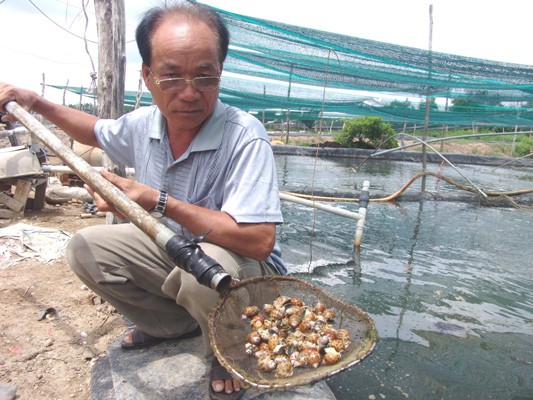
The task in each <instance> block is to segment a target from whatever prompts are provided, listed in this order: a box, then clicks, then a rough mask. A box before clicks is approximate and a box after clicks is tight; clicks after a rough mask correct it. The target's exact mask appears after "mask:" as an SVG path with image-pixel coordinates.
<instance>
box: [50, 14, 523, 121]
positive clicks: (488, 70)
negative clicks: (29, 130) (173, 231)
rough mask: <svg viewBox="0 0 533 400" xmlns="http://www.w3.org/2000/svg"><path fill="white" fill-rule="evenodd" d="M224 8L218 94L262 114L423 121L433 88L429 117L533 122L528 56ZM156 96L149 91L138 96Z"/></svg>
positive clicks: (129, 100) (131, 99) (131, 100)
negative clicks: (225, 50) (385, 38)
mask: <svg viewBox="0 0 533 400" xmlns="http://www.w3.org/2000/svg"><path fill="white" fill-rule="evenodd" d="M217 11H218V12H219V13H220V14H221V15H222V17H223V18H224V20H225V21H226V23H227V25H228V28H229V30H230V34H231V45H230V50H229V54H228V58H227V60H226V62H225V64H224V71H225V73H224V75H223V77H222V82H221V87H220V98H221V99H222V100H223V101H224V102H226V103H227V104H230V105H234V106H237V107H239V108H241V109H244V110H246V111H248V112H250V113H252V114H255V115H257V117H258V118H260V119H262V120H263V122H269V121H274V120H278V121H284V120H287V119H291V120H303V121H305V120H307V121H312V120H315V121H316V120H318V119H339V118H349V117H355V116H369V115H370V116H371V115H377V116H381V117H382V118H383V119H384V120H385V121H386V122H389V123H393V124H394V123H398V124H404V123H409V124H419V125H421V124H424V122H425V99H426V98H435V99H438V100H440V101H439V106H438V107H435V108H433V107H432V109H431V113H430V115H429V123H430V126H431V125H434V126H442V125H450V126H471V125H472V124H479V125H489V126H519V127H531V126H532V125H533V66H531V65H521V64H513V63H506V62H501V61H491V60H483V59H476V58H471V57H463V56H458V55H453V54H446V53H439V52H434V51H428V50H423V49H417V48H412V47H406V46H400V45H395V44H390V43H383V42H379V41H373V40H368V39H362V38H357V37H352V36H346V35H340V34H336V33H331V32H325V31H320V30H315V29H310V28H305V27H300V26H295V25H288V24H284V23H280V22H276V21H269V20H264V19H259V18H252V17H248V16H244V15H238V14H235V13H230V12H227V11H224V10H221V9H217ZM56 87H57V86H56ZM62 88H64V87H62ZM69 90H72V91H75V92H76V91H78V92H79V91H80V90H81V88H69ZM125 98H126V99H125V102H126V104H130V105H133V104H135V98H136V93H134V92H126V95H125ZM406 98H409V102H408V103H409V104H404V105H403V106H402V107H400V106H399V105H398V104H397V103H396V104H395V103H394V101H393V100H394V99H399V100H403V99H406ZM457 100H461V103H459V102H457ZM391 101H392V103H391ZM151 102H152V100H151V97H150V95H149V94H144V95H143V98H142V99H141V104H142V105H147V104H151Z"/></svg>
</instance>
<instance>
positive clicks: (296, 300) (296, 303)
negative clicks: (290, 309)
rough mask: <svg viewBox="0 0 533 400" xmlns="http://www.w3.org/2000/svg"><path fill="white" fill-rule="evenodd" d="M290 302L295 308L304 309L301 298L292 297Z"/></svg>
mask: <svg viewBox="0 0 533 400" xmlns="http://www.w3.org/2000/svg"><path fill="white" fill-rule="evenodd" d="M289 301H290V303H291V304H292V305H293V306H297V307H302V306H303V305H304V302H303V300H302V299H300V298H299V297H291V299H290V300H289Z"/></svg>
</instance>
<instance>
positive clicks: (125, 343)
mask: <svg viewBox="0 0 533 400" xmlns="http://www.w3.org/2000/svg"><path fill="white" fill-rule="evenodd" d="M201 334H202V330H201V329H200V327H199V326H198V327H197V328H196V329H195V330H193V331H191V332H187V333H185V334H183V335H181V336H178V337H175V338H160V337H155V336H151V335H149V334H147V333H145V332H143V331H142V330H140V329H139V328H137V327H136V328H135V329H133V330H131V331H129V332H128V333H127V334H126V335H125V336H124V337H123V338H122V342H120V346H121V347H122V348H123V349H124V350H135V349H142V348H144V347H149V346H154V345H156V344H159V343H162V342H165V341H167V340H177V339H187V338H192V337H195V336H200V335H201Z"/></svg>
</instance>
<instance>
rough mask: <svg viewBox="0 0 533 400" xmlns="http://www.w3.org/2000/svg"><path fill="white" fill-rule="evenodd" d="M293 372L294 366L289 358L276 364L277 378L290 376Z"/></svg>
mask: <svg viewBox="0 0 533 400" xmlns="http://www.w3.org/2000/svg"><path fill="white" fill-rule="evenodd" d="M292 373H293V367H292V364H291V362H290V361H289V360H285V361H282V362H280V363H279V364H278V365H277V366H276V378H288V377H289V376H291V375H292Z"/></svg>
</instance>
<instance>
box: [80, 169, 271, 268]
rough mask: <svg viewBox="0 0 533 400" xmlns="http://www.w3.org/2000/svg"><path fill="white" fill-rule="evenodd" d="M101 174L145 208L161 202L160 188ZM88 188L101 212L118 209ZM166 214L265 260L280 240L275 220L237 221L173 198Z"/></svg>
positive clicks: (194, 230) (209, 239)
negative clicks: (159, 199)
mask: <svg viewBox="0 0 533 400" xmlns="http://www.w3.org/2000/svg"><path fill="white" fill-rule="evenodd" d="M101 173H102V175H103V176H104V177H105V178H106V179H108V180H109V181H110V182H111V183H112V184H114V185H115V186H116V187H118V188H119V189H121V190H122V191H123V192H124V193H125V194H126V195H127V196H128V197H129V198H130V199H132V200H133V201H135V202H136V203H137V204H139V205H140V206H141V207H143V208H144V209H145V210H152V209H153V208H154V207H155V205H156V204H157V200H158V197H159V190H157V189H154V188H152V187H150V186H147V185H144V184H142V183H139V182H137V181H134V180H131V179H126V178H123V177H120V176H118V175H116V174H113V173H111V172H107V171H102V172H101ZM88 189H89V192H90V193H91V195H92V196H93V197H94V199H95V203H96V206H97V207H98V209H99V210H100V211H112V212H117V210H114V209H113V208H112V207H111V206H110V205H109V204H108V203H107V202H106V201H105V200H104V199H102V198H101V197H100V196H99V195H98V194H96V193H94V192H93V191H92V190H91V189H90V188H88ZM165 216H166V217H167V218H170V219H172V220H174V221H176V222H177V223H178V224H180V225H181V226H183V227H184V228H185V229H187V230H188V231H189V232H191V233H192V234H193V235H201V234H205V233H207V232H209V235H208V236H207V237H206V242H210V243H213V244H216V245H218V246H221V247H225V248H227V249H229V250H231V251H233V252H235V253H237V254H240V255H242V256H245V257H250V258H253V259H254V260H261V261H262V260H265V259H266V258H267V257H268V256H269V255H270V253H271V252H272V249H273V247H274V244H275V241H276V225H275V224H274V223H247V224H244V223H237V221H235V220H234V219H233V218H232V217H231V216H230V215H229V214H227V213H225V212H223V211H216V210H210V209H207V208H203V207H199V206H197V205H194V204H189V203H185V202H183V201H179V200H177V199H174V198H171V197H169V198H168V203H167V206H166V209H165Z"/></svg>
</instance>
